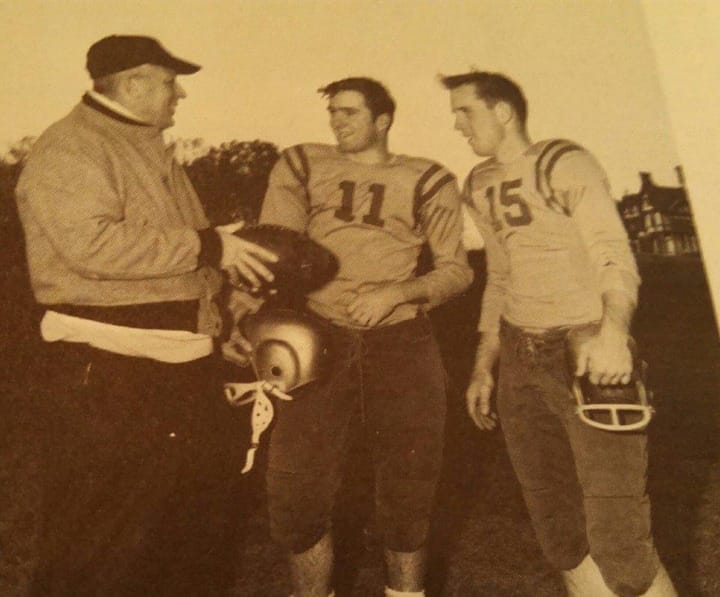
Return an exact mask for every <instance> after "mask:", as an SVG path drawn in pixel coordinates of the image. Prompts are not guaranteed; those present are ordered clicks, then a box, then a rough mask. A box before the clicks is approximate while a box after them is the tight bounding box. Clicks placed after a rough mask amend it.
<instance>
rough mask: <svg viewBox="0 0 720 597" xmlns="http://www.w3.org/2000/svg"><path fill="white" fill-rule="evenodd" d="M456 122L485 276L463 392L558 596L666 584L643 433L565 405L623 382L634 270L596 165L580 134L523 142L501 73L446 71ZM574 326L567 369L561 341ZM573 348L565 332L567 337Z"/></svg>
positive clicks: (663, 588) (518, 107) (516, 102)
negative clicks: (574, 138)
mask: <svg viewBox="0 0 720 597" xmlns="http://www.w3.org/2000/svg"><path fill="white" fill-rule="evenodd" d="M443 84H444V86H445V87H446V88H447V89H448V90H449V91H450V102H451V108H452V111H453V113H454V114H455V128H456V129H458V130H459V131H460V132H461V133H462V134H463V135H464V136H465V137H466V138H467V139H468V142H469V144H470V146H471V148H472V150H473V151H474V153H476V154H477V155H478V156H481V157H483V158H488V159H486V160H485V161H483V162H481V163H480V164H478V165H477V166H475V168H473V169H472V171H471V172H470V175H469V176H468V178H467V182H466V184H465V192H464V197H463V199H464V201H465V204H466V205H467V207H468V213H469V214H470V217H471V219H472V222H473V223H474V224H475V225H476V226H477V228H478V229H479V231H480V233H481V234H482V236H483V239H484V241H485V250H486V255H487V271H488V279H487V284H486V289H485V291H484V295H483V302H482V310H481V316H480V322H479V325H478V329H479V331H480V343H479V346H478V349H477V354H476V358H475V367H474V371H473V374H472V377H471V380H470V385H469V387H468V390H467V394H466V399H467V406H468V411H469V414H470V416H471V417H472V418H473V420H474V421H475V423H476V424H477V425H478V427H480V428H481V429H492V428H493V427H494V426H495V423H496V421H495V415H494V413H493V412H492V410H491V408H490V396H491V393H492V391H493V388H494V386H495V382H494V378H493V368H494V366H495V363H496V362H497V361H499V380H498V391H497V407H498V414H499V416H500V420H501V421H502V427H503V433H504V435H505V439H506V444H507V447H508V452H509V454H510V459H511V461H512V464H513V467H514V469H515V472H516V474H517V476H518V479H519V481H520V485H521V487H522V490H523V494H524V497H525V502H526V504H527V507H528V509H529V511H530V515H531V517H532V519H533V523H534V527H535V531H536V534H537V537H538V540H539V542H540V544H541V547H542V549H543V552H544V554H545V556H546V557H547V558H548V560H549V561H550V562H551V563H552V564H553V565H554V566H556V567H557V569H559V570H561V571H562V573H563V574H562V575H563V579H564V581H565V584H566V586H567V589H568V593H569V594H570V595H571V596H590V595H592V596H593V597H600V596H603V595H622V596H625V595H654V596H663V597H665V596H672V595H675V591H674V588H673V586H672V583H671V582H670V579H669V578H668V576H667V573H666V572H665V569H664V568H663V566H662V564H661V563H660V561H659V559H658V556H657V553H656V551H655V547H654V545H653V540H652V535H651V532H650V505H649V500H648V497H647V492H646V484H645V479H646V470H647V450H646V435H645V433H642V432H632V433H629V432H615V433H612V432H607V431H603V430H599V429H597V428H594V427H592V426H590V425H587V424H585V423H584V422H582V421H581V419H580V417H578V416H576V415H575V401H574V400H573V398H572V394H571V392H570V384H571V383H572V382H571V380H572V379H573V378H574V377H578V378H580V377H582V376H587V377H588V381H589V382H590V383H592V384H596V385H599V386H612V385H614V384H627V383H628V382H629V381H630V375H631V373H632V369H633V365H632V363H633V361H632V356H631V354H630V350H629V348H628V343H629V335H628V334H629V331H628V330H629V326H630V322H631V319H632V315H633V312H634V310H635V304H636V300H637V288H638V284H639V277H638V274H637V268H636V265H635V261H634V258H633V256H632V253H631V252H630V248H629V243H628V240H627V236H626V233H625V230H624V228H623V225H622V222H621V221H620V218H619V215H618V211H617V208H616V206H615V202H614V201H613V199H612V197H611V195H610V193H609V189H608V185H607V181H606V176H605V173H604V171H603V169H602V168H601V167H600V165H599V164H598V163H597V161H596V160H595V158H594V157H593V156H592V155H591V154H590V153H589V152H587V151H585V150H584V149H583V148H581V147H580V146H578V145H576V144H574V143H571V142H569V141H564V140H561V139H555V140H546V141H540V142H538V143H533V142H531V141H530V139H529V137H528V134H527V129H526V119H527V103H526V100H525V97H524V95H523V93H522V90H521V89H520V88H519V87H518V85H516V84H515V83H514V82H513V81H511V80H510V79H508V78H507V77H505V76H503V75H500V74H497V73H488V72H477V71H474V72H470V73H466V74H461V75H453V76H449V77H444V78H443ZM574 337H578V338H583V341H582V343H581V346H579V348H578V350H577V351H576V352H575V353H573V362H572V363H570V367H568V344H569V343H568V339H569V338H574ZM576 344H577V343H576Z"/></svg>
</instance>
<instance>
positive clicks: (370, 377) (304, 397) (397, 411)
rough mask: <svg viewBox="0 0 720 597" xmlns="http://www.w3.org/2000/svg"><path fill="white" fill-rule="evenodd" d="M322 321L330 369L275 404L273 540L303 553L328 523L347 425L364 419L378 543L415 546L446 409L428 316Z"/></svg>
mask: <svg viewBox="0 0 720 597" xmlns="http://www.w3.org/2000/svg"><path fill="white" fill-rule="evenodd" d="M325 327H326V328H327V329H328V330H329V333H330V335H331V337H332V340H331V342H330V354H331V355H332V367H331V368H330V370H329V371H328V372H327V373H328V374H327V375H326V376H324V377H323V378H321V380H319V381H317V382H313V383H311V384H309V385H307V386H305V387H303V388H300V389H299V390H298V391H296V392H293V396H295V400H293V401H292V402H281V403H279V404H278V412H277V419H276V426H275V428H274V429H273V431H272V436H271V439H270V451H269V470H268V476H267V480H268V500H269V508H270V523H271V532H272V535H273V538H274V539H275V540H276V541H277V542H278V543H280V544H282V545H284V546H285V547H287V548H288V549H290V550H292V551H293V552H295V553H301V552H303V551H306V550H307V549H309V548H310V547H312V546H313V545H314V544H315V543H316V542H317V541H318V540H319V539H320V538H321V537H322V536H323V535H324V534H325V532H327V531H328V530H329V528H330V520H331V512H332V508H333V504H334V500H335V495H336V492H337V490H338V488H339V485H340V481H341V478H340V470H341V465H342V462H343V460H344V457H345V456H346V453H347V448H348V445H347V444H348V432H349V426H350V425H363V423H364V428H365V429H364V431H365V439H366V441H368V442H369V443H370V448H371V450H370V451H371V454H372V459H373V465H374V470H375V488H376V495H375V506H376V514H377V520H378V527H379V528H380V529H381V532H382V536H383V542H384V545H385V546H386V547H388V548H389V549H392V550H394V551H403V552H412V551H416V550H417V549H419V548H420V547H421V546H422V545H423V544H424V543H425V540H426V538H427V532H428V528H429V519H430V513H431V510H432V506H433V501H434V495H435V486H436V483H437V479H438V476H439V472H440V464H441V460H442V450H443V436H444V421H445V411H446V393H445V372H444V369H443V365H442V362H441V360H440V353H439V350H438V347H437V344H436V342H435V339H434V337H433V335H432V330H431V327H430V322H429V321H428V319H427V318H426V317H420V318H417V319H414V320H411V321H405V322H401V323H398V324H394V325H390V326H387V327H383V328H376V329H374V330H369V331H352V330H348V329H343V328H338V327H335V326H329V325H325Z"/></svg>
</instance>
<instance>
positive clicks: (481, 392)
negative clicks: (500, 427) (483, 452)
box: [465, 368, 497, 431]
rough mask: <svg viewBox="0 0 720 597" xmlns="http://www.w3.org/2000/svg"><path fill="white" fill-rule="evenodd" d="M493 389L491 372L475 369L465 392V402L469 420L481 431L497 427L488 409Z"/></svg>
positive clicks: (489, 408) (494, 417)
mask: <svg viewBox="0 0 720 597" xmlns="http://www.w3.org/2000/svg"><path fill="white" fill-rule="evenodd" d="M494 388H495V381H494V380H493V374H492V372H491V371H488V370H487V369H484V368H475V370H474V371H473V374H472V377H471V378H470V385H469V386H468V389H467V391H466V392H465V400H466V402H467V410H468V414H469V415H470V418H471V419H472V420H473V421H474V423H475V425H477V426H478V427H479V428H480V429H482V430H483V431H490V430H492V429H495V427H496V426H497V415H496V414H495V413H494V412H493V411H492V409H491V407H490V397H491V396H492V392H493V389H494Z"/></svg>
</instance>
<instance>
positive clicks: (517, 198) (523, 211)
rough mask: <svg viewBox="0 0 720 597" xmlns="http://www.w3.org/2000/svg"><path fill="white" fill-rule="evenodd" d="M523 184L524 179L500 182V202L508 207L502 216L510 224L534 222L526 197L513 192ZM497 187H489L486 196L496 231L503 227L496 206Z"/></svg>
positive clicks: (520, 224)
mask: <svg viewBox="0 0 720 597" xmlns="http://www.w3.org/2000/svg"><path fill="white" fill-rule="evenodd" d="M521 186H522V179H520V178H516V179H514V180H504V181H503V182H502V183H501V184H500V204H501V205H502V206H504V207H506V208H507V209H505V210H503V211H502V214H501V215H502V217H503V220H504V221H505V224H507V225H508V226H527V225H528V224H529V223H530V222H532V214H531V213H530V208H529V207H528V204H527V203H526V201H525V199H523V198H522V195H520V194H519V193H516V192H513V191H515V190H516V189H518V188H520V187H521ZM497 194H498V193H497V187H494V186H493V187H488V188H487V189H486V191H485V197H486V198H487V200H488V204H489V206H490V218H491V220H492V225H493V229H494V230H495V231H498V230H502V229H503V222H502V221H501V220H500V218H499V217H498V210H497V206H496V201H497V199H496V195H497Z"/></svg>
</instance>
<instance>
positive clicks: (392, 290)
mask: <svg viewBox="0 0 720 597" xmlns="http://www.w3.org/2000/svg"><path fill="white" fill-rule="evenodd" d="M401 302H403V297H402V295H401V293H400V290H399V289H398V288H397V286H395V285H393V284H390V285H388V286H382V287H380V288H375V289H373V290H369V291H366V292H360V293H358V295H357V296H356V297H355V298H354V299H353V300H352V301H351V302H350V304H349V305H348V306H347V311H348V313H349V315H350V317H352V319H353V320H354V321H356V322H357V323H359V324H360V325H362V326H365V327H374V326H376V325H377V324H378V323H380V322H381V321H382V320H383V319H385V318H386V317H387V316H388V315H390V313H392V311H393V310H394V309H395V307H397V306H398V305H399V304H400V303H401Z"/></svg>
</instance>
